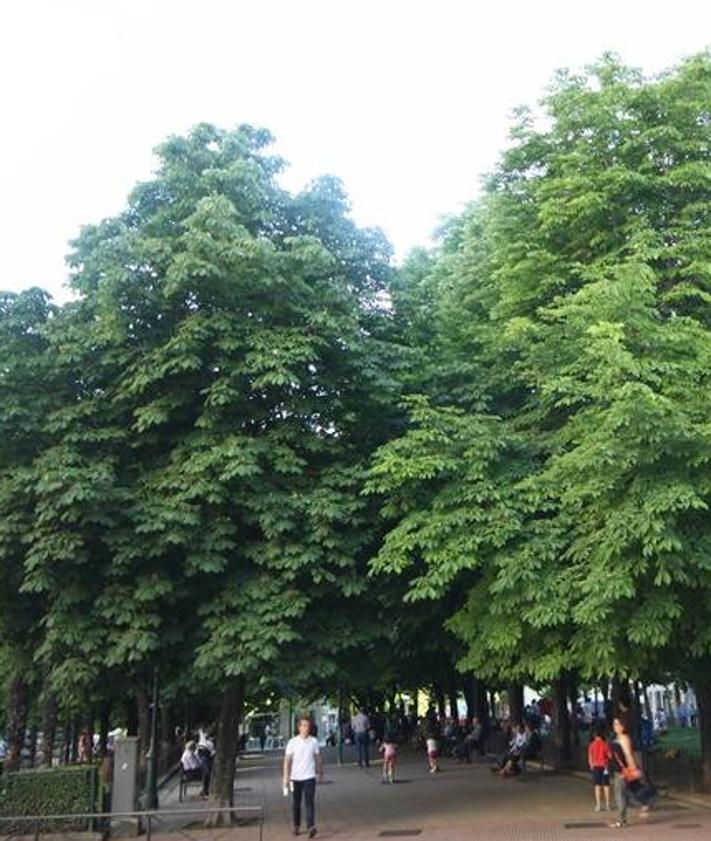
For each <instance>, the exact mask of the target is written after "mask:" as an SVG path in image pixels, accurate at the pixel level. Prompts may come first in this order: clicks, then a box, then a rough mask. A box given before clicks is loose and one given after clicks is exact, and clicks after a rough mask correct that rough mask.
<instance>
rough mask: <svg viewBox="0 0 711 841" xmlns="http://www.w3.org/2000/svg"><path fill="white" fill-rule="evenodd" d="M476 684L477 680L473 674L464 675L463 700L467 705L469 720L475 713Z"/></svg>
mask: <svg viewBox="0 0 711 841" xmlns="http://www.w3.org/2000/svg"><path fill="white" fill-rule="evenodd" d="M476 684H477V680H476V678H475V677H474V675H472V674H467V675H464V679H463V681H462V689H463V690H464V701H465V703H466V705H467V718H468V719H469V721H471V720H472V719H473V718H474V716H475V715H476Z"/></svg>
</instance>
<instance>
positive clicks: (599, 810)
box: [593, 806, 602, 812]
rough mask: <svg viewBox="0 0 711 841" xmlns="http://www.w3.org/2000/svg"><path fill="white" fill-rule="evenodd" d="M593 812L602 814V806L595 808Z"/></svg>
mask: <svg viewBox="0 0 711 841" xmlns="http://www.w3.org/2000/svg"><path fill="white" fill-rule="evenodd" d="M593 812H602V806H595V808H594V809H593Z"/></svg>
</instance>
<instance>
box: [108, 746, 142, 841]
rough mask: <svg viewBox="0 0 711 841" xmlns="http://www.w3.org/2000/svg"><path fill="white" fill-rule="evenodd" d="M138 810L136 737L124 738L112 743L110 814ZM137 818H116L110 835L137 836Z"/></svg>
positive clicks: (138, 823) (112, 823)
mask: <svg viewBox="0 0 711 841" xmlns="http://www.w3.org/2000/svg"><path fill="white" fill-rule="evenodd" d="M137 808H138V737H137V736H124V737H122V738H117V739H116V740H115V742H114V777H113V787H112V790H111V811H112V812H135V811H136V810H137ZM139 829H140V822H139V820H138V819H137V818H117V819H116V820H115V821H112V822H111V834H112V835H131V836H136V835H138V832H139Z"/></svg>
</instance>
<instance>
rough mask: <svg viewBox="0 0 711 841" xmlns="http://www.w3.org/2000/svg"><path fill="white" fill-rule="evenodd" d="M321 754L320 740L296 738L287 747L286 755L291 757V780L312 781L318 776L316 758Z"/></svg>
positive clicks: (310, 737)
mask: <svg viewBox="0 0 711 841" xmlns="http://www.w3.org/2000/svg"><path fill="white" fill-rule="evenodd" d="M318 754H319V747H318V739H315V738H314V737H313V736H307V737H306V738H305V739H304V738H302V737H301V736H294V737H293V738H292V739H289V741H288V743H287V745H286V755H287V756H290V757H291V779H292V780H296V781H299V780H312V779H313V778H314V777H315V776H316V757H317V756H318Z"/></svg>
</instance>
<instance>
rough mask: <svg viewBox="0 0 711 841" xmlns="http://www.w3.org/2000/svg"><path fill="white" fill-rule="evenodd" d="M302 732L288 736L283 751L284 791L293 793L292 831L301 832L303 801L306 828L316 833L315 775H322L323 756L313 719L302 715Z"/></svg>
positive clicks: (300, 724) (300, 727)
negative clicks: (302, 802)
mask: <svg viewBox="0 0 711 841" xmlns="http://www.w3.org/2000/svg"><path fill="white" fill-rule="evenodd" d="M298 730H299V733H298V735H297V736H294V737H293V738H291V739H289V741H288V743H287V745H286V752H285V754H284V792H285V793H288V792H289V790H290V791H291V793H292V800H293V804H292V805H293V825H294V826H293V831H294V835H299V834H300V833H301V801H302V800H303V801H304V803H305V805H306V830H307V832H308V836H309V838H313V837H314V836H315V835H316V832H317V830H316V803H315V800H316V777H317V776H318V778H319V780H322V779H323V758H322V756H321V752H320V750H319V745H318V740H317V739H316V738H314V736H312V735H311V719H309V718H308V716H301V717H300V718H299V721H298Z"/></svg>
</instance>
